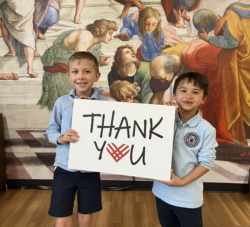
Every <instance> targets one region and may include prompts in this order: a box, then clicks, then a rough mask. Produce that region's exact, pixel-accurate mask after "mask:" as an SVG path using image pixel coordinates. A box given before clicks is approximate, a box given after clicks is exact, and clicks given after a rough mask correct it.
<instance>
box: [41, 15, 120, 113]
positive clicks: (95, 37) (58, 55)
mask: <svg viewBox="0 0 250 227" xmlns="http://www.w3.org/2000/svg"><path fill="white" fill-rule="evenodd" d="M117 29H118V28H117V24H116V22H114V21H109V20H104V19H102V20H96V21H94V23H93V24H89V25H87V26H86V29H79V30H70V31H66V32H63V33H62V34H61V35H59V36H58V38H57V39H56V40H55V41H54V43H53V46H52V47H50V48H48V49H47V50H46V51H45V53H44V54H43V56H42V57H41V60H42V63H43V65H44V71H45V72H44V75H43V91H42V95H41V98H40V100H39V101H38V104H39V105H41V107H47V108H48V109H49V110H52V109H53V106H54V103H55V101H56V100H57V98H59V97H60V96H63V95H65V94H67V93H69V91H70V90H71V89H72V86H71V83H70V81H69V80H68V76H67V73H68V66H67V64H68V60H69V58H70V56H71V55H72V54H73V53H74V52H78V51H88V52H90V53H92V54H93V55H94V56H95V57H96V58H97V59H98V63H99V66H106V65H108V64H109V61H110V56H104V55H103V54H102V52H101V42H104V43H108V42H109V41H110V40H112V37H113V32H114V31H117Z"/></svg>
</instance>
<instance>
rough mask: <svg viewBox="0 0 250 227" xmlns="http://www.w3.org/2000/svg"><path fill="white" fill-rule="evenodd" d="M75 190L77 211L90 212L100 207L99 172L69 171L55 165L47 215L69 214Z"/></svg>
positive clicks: (61, 215)
mask: <svg viewBox="0 0 250 227" xmlns="http://www.w3.org/2000/svg"><path fill="white" fill-rule="evenodd" d="M76 192H77V202H78V213H81V214H92V213H94V212H97V211H100V210H101V209H102V199H101V180H100V173H82V172H80V171H78V172H70V171H67V170H64V169H62V168H60V167H57V168H56V170H55V172H54V181H53V189H52V196H51V203H50V209H49V215H51V216H53V217H58V218H59V217H68V216H71V215H72V214H73V207H74V200H75V194H76Z"/></svg>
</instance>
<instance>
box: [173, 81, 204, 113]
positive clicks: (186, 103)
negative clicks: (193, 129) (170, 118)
mask: <svg viewBox="0 0 250 227" xmlns="http://www.w3.org/2000/svg"><path fill="white" fill-rule="evenodd" d="M174 99H175V100H176V102H177V104H178V106H179V112H180V114H181V113H185V114H191V115H193V116H195V115H196V111H197V109H198V107H199V105H200V104H203V103H204V102H205V100H206V98H204V91H203V90H202V89H200V88H199V87H198V86H195V85H194V84H193V81H191V82H190V83H188V79H185V80H183V81H180V84H179V85H178V87H177V89H176V92H175V94H174Z"/></svg>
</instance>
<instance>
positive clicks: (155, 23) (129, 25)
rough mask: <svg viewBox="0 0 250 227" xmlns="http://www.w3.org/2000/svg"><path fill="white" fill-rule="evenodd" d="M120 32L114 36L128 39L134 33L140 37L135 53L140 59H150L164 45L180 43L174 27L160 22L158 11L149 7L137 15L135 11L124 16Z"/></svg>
mask: <svg viewBox="0 0 250 227" xmlns="http://www.w3.org/2000/svg"><path fill="white" fill-rule="evenodd" d="M138 16H139V17H138ZM120 32H121V33H120V34H117V35H116V36H115V38H119V39H121V40H122V41H128V40H130V39H131V38H132V37H133V36H134V35H137V36H138V37H139V38H140V39H141V41H142V45H141V46H140V47H139V48H138V50H137V53H136V56H137V58H138V59H139V60H141V61H152V60H153V59H154V58H155V57H156V56H158V55H159V54H160V52H161V51H162V48H164V47H165V45H168V46H173V45H176V44H179V43H182V40H181V39H180V38H179V36H178V35H177V33H176V31H175V29H174V28H172V27H170V26H169V25H167V24H165V23H162V22H161V17H160V13H159V12H158V11H157V10H156V9H153V8H150V7H146V8H145V9H143V10H142V11H141V12H140V13H139V15H138V13H135V14H132V15H129V16H126V17H124V18H123V27H122V28H121V30H120Z"/></svg>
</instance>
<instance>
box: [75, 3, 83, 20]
mask: <svg viewBox="0 0 250 227" xmlns="http://www.w3.org/2000/svg"><path fill="white" fill-rule="evenodd" d="M84 4H85V0H76V14H75V19H74V22H75V24H81V23H82V22H81V20H80V16H81V12H82V9H83V6H84Z"/></svg>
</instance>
